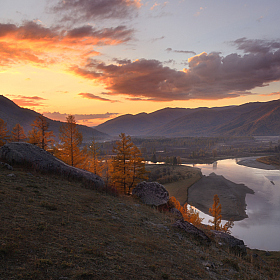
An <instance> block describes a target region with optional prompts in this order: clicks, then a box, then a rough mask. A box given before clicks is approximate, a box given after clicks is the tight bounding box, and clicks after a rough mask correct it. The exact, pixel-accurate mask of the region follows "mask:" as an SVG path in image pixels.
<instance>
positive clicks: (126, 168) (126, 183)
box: [112, 133, 146, 194]
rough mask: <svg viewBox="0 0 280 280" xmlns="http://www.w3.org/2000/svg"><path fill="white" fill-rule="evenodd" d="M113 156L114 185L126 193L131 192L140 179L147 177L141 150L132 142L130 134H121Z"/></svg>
mask: <svg viewBox="0 0 280 280" xmlns="http://www.w3.org/2000/svg"><path fill="white" fill-rule="evenodd" d="M119 137H120V140H119V141H117V142H116V145H115V147H114V148H113V152H114V153H115V154H116V155H115V156H113V158H112V166H113V173H112V181H113V184H114V186H115V187H116V188H117V189H118V190H119V191H120V192H122V193H124V194H130V192H131V191H132V189H133V188H134V187H135V186H136V184H137V183H138V182H139V181H140V180H144V179H146V176H145V173H146V170H145V163H144V162H143V160H144V159H143V158H142V157H141V152H140V150H139V149H138V148H137V147H136V146H135V145H134V144H133V143H132V141H131V138H130V136H126V135H125V134H124V133H121V134H120V135H119Z"/></svg>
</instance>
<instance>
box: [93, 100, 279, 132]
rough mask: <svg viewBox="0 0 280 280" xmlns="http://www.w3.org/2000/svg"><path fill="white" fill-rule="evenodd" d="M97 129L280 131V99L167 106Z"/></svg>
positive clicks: (110, 121) (131, 130)
mask: <svg viewBox="0 0 280 280" xmlns="http://www.w3.org/2000/svg"><path fill="white" fill-rule="evenodd" d="M96 129H97V130H99V131H102V132H104V133H108V134H110V135H118V134H120V133H121V132H124V133H126V134H129V135H131V136H166V137H182V136H217V135H224V136H228V135H233V136H245V135H280V100H274V101H269V102H252V103H246V104H243V105H240V106H227V107H215V108H196V109H186V108H165V109H162V110H159V111H155V112H153V113H150V114H147V113H140V114H137V115H123V116H119V117H116V118H114V119H112V120H109V121H106V122H105V123H103V124H100V125H98V126H97V127H96Z"/></svg>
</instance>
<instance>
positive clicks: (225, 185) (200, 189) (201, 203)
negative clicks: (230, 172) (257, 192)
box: [188, 173, 254, 221]
mask: <svg viewBox="0 0 280 280" xmlns="http://www.w3.org/2000/svg"><path fill="white" fill-rule="evenodd" d="M247 193H249V194H254V191H253V190H252V189H250V188H248V187H247V186H245V185H244V184H236V183H234V182H232V181H229V180H227V179H226V178H225V177H223V176H221V175H216V174H215V173H211V174H210V175H209V176H203V177H202V178H201V179H200V180H199V181H197V182H196V183H195V184H193V185H192V186H191V187H190V188H189V189H188V203H189V204H191V205H193V206H195V207H196V208H198V209H199V210H201V211H202V212H204V213H205V214H209V208H211V207H212V205H213V197H214V195H215V194H217V195H218V196H219V199H220V203H221V205H222V212H221V214H222V219H223V220H230V219H232V220H233V221H240V220H243V219H245V218H247V217H248V216H247V214H246V211H245V210H246V202H245V197H246V194H247Z"/></svg>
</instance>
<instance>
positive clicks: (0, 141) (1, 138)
mask: <svg viewBox="0 0 280 280" xmlns="http://www.w3.org/2000/svg"><path fill="white" fill-rule="evenodd" d="M9 139H10V136H9V131H8V129H7V123H5V122H4V120H2V119H0V147H1V146H3V145H4V144H5V143H6V142H7V141H8V140H9Z"/></svg>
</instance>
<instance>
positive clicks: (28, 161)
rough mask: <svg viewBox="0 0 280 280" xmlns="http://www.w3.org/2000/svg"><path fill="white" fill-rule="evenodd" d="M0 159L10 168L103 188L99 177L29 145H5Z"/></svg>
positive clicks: (0, 149)
mask: <svg viewBox="0 0 280 280" xmlns="http://www.w3.org/2000/svg"><path fill="white" fill-rule="evenodd" d="M0 159H2V160H3V161H5V162H7V163H8V164H10V165H12V166H13V165H19V166H26V167H30V168H32V169H34V170H36V171H40V172H44V173H49V174H55V175H61V176H63V177H64V178H66V179H71V180H78V181H81V182H83V183H84V184H85V186H86V187H89V188H103V186H104V182H103V180H102V179H101V178H100V177H99V176H97V175H95V174H93V173H91V172H89V171H86V170H83V169H79V168H75V167H73V166H70V165H68V164H66V163H64V162H63V161H61V160H59V159H58V158H56V157H54V156H53V155H52V154H50V153H49V152H47V151H45V150H43V149H41V148H39V147H37V146H35V145H32V144H29V143H23V142H12V143H8V144H5V145H4V146H3V147H1V148H0Z"/></svg>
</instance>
